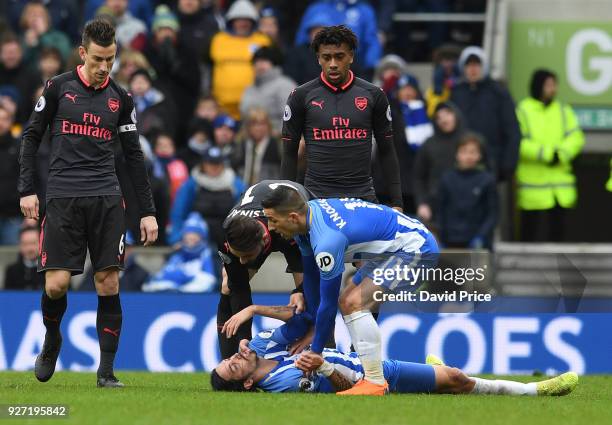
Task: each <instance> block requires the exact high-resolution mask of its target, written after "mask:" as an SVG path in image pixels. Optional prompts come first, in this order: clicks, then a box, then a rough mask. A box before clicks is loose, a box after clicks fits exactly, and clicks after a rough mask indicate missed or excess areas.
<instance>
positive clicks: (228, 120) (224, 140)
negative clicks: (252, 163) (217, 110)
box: [213, 114, 238, 169]
mask: <svg viewBox="0 0 612 425" xmlns="http://www.w3.org/2000/svg"><path fill="white" fill-rule="evenodd" d="M213 129H214V139H215V146H218V147H219V149H221V153H222V154H223V157H224V158H225V161H226V163H227V164H228V165H229V166H231V167H232V168H233V169H236V168H237V166H238V164H237V162H236V161H237V155H238V143H236V132H237V131H238V123H237V122H236V121H235V120H234V119H233V118H232V117H230V116H229V115H224V114H220V115H218V116H217V118H215V120H214V121H213Z"/></svg>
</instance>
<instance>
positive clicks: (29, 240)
mask: <svg viewBox="0 0 612 425" xmlns="http://www.w3.org/2000/svg"><path fill="white" fill-rule="evenodd" d="M18 235H19V257H18V258H17V261H16V262H14V263H13V264H10V265H9V266H7V268H6V270H5V272H4V289H9V290H30V291H38V290H41V289H42V288H44V286H45V276H44V275H43V274H39V273H37V269H36V267H37V260H38V227H36V226H28V227H24V228H23V229H21V230H20V231H19V233H18Z"/></svg>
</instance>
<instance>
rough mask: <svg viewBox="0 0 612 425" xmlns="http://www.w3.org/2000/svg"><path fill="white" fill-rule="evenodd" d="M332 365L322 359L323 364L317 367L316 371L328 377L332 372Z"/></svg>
mask: <svg viewBox="0 0 612 425" xmlns="http://www.w3.org/2000/svg"><path fill="white" fill-rule="evenodd" d="M334 370H335V369H334V365H333V364H331V363H330V362H328V361H327V360H323V364H322V365H321V366H319V367H318V368H317V373H318V374H320V375H323V376H325V377H326V378H329V377H330V375H331V374H332V373H334Z"/></svg>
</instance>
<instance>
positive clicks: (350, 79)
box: [319, 71, 355, 93]
mask: <svg viewBox="0 0 612 425" xmlns="http://www.w3.org/2000/svg"><path fill="white" fill-rule="evenodd" d="M319 78H320V79H321V81H322V82H323V85H324V86H325V87H327V88H328V89H330V90H331V91H333V92H334V93H337V92H339V91H345V90H347V89H348V88H349V87H350V86H351V85H352V84H353V81H355V75H354V74H353V71H349V80H348V81H347V82H346V83H344V85H343V86H340V87H336V86H334V85H333V84H332V83H330V82H329V81H327V79H326V78H325V74H323V73H322V72H321V75H320V77H319Z"/></svg>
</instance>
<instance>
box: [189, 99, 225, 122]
mask: <svg viewBox="0 0 612 425" xmlns="http://www.w3.org/2000/svg"><path fill="white" fill-rule="evenodd" d="M218 115H219V103H217V99H215V98H214V97H213V96H210V95H206V96H200V98H199V99H198V103H197V104H196V109H195V113H194V119H196V120H197V119H203V120H206V121H208V122H209V123H211V124H212V122H213V121H214V120H215V118H217V116H218Z"/></svg>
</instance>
